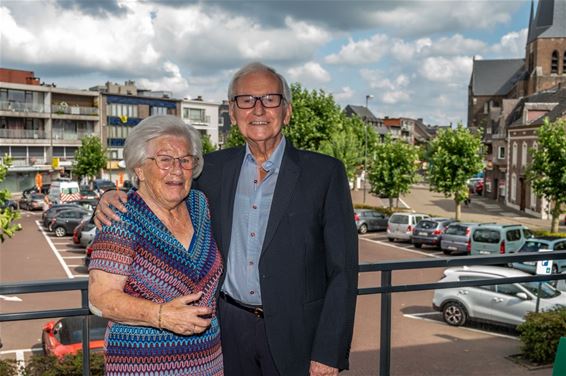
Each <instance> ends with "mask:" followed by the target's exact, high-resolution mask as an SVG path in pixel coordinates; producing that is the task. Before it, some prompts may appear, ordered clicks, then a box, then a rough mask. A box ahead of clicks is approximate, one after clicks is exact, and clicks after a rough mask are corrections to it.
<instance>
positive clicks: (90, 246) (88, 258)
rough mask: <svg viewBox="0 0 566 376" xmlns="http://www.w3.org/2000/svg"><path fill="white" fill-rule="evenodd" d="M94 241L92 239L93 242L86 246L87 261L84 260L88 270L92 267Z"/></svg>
mask: <svg viewBox="0 0 566 376" xmlns="http://www.w3.org/2000/svg"><path fill="white" fill-rule="evenodd" d="M93 241H94V238H93V239H91V241H90V242H89V243H88V244H87V245H86V248H85V259H84V263H85V266H86V268H87V269H88V266H89V265H90V259H91V256H92V242H93Z"/></svg>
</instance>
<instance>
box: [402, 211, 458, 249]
mask: <svg viewBox="0 0 566 376" xmlns="http://www.w3.org/2000/svg"><path fill="white" fill-rule="evenodd" d="M454 222H456V220H455V219H450V218H428V219H423V220H422V221H420V222H418V223H417V225H416V226H415V228H414V229H413V235H412V236H411V243H413V245H414V246H415V248H421V247H422V246H423V244H425V245H431V246H435V247H440V240H441V238H442V234H443V233H444V230H446V227H447V226H448V225H449V224H451V223H454Z"/></svg>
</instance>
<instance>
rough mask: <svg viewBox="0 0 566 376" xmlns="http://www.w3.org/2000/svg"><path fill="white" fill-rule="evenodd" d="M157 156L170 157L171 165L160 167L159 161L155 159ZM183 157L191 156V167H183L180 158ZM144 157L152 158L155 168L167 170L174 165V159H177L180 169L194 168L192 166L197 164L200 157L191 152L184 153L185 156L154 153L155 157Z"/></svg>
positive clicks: (188, 169)
mask: <svg viewBox="0 0 566 376" xmlns="http://www.w3.org/2000/svg"><path fill="white" fill-rule="evenodd" d="M158 157H168V158H171V166H169V167H167V168H163V167H161V166H160V165H159V164H160V163H161V162H158V161H157V158H158ZM185 158H191V159H192V160H193V163H192V167H191V168H185V167H183V163H182V162H181V159H185ZM146 159H152V160H153V161H154V162H155V165H156V166H157V168H159V169H160V170H163V171H168V170H170V169H172V168H173V166H175V161H176V160H177V161H179V166H180V167H181V169H183V170H185V171H190V170H194V168H195V167H197V166H198V162H199V160H200V158H199V157H198V156H196V155H192V154H187V155H185V156H183V157H176V158H175V157H173V156H172V155H167V154H159V155H156V156H155V157H147V158H146Z"/></svg>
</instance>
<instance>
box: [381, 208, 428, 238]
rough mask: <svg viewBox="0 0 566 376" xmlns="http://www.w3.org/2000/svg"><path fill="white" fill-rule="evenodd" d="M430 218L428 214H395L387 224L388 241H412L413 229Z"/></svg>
mask: <svg viewBox="0 0 566 376" xmlns="http://www.w3.org/2000/svg"><path fill="white" fill-rule="evenodd" d="M428 218H430V215H427V214H418V213H393V214H392V215H391V217H389V221H388V222H387V239H388V240H389V241H390V242H392V241H394V240H397V239H399V240H405V241H407V240H408V241H410V240H411V237H412V236H413V229H414V228H415V226H416V225H417V223H419V222H420V221H421V220H423V219H428Z"/></svg>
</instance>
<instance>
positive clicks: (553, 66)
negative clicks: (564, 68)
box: [550, 50, 558, 74]
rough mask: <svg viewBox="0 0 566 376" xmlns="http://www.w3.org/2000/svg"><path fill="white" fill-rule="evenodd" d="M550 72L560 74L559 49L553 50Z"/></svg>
mask: <svg viewBox="0 0 566 376" xmlns="http://www.w3.org/2000/svg"><path fill="white" fill-rule="evenodd" d="M550 73H554V74H558V51H556V50H554V51H553V52H552V60H551V61H550Z"/></svg>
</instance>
